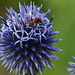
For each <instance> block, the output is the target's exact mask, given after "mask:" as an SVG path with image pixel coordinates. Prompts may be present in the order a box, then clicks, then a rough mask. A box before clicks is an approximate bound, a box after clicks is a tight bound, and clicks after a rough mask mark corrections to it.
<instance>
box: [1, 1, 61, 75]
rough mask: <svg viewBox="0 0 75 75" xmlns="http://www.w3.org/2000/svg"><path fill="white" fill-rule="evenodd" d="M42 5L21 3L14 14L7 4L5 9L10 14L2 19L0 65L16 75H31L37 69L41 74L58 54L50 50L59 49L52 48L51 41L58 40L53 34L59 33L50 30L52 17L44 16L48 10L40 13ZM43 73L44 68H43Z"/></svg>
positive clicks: (57, 49)
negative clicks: (5, 18)
mask: <svg viewBox="0 0 75 75" xmlns="http://www.w3.org/2000/svg"><path fill="white" fill-rule="evenodd" d="M41 8H42V5H41V6H40V7H38V6H36V5H35V4H34V2H33V4H32V2H31V3H30V6H28V5H27V6H26V5H25V3H24V6H22V5H21V4H20V3H19V9H20V13H18V14H17V12H15V11H14V10H13V8H12V7H11V8H10V9H7V8H6V9H7V11H8V12H9V14H10V15H8V14H7V16H8V19H7V20H4V18H2V17H0V18H1V19H2V22H3V24H1V31H0V35H1V41H0V48H1V49H0V56H1V57H2V58H1V59H0V60H3V63H2V65H5V67H7V70H8V69H10V73H11V71H14V72H15V73H16V74H17V72H19V75H20V74H21V73H22V72H23V75H25V74H27V75H30V74H31V75H35V74H37V72H40V73H41V74H42V70H43V71H44V65H45V66H48V67H49V68H50V67H51V65H53V63H52V62H51V60H50V59H53V60H57V59H58V57H57V56H55V55H54V54H53V53H52V52H58V51H61V49H59V48H56V47H54V46H53V45H54V44H55V42H58V41H60V40H61V39H55V37H54V36H53V35H55V34H57V33H59V32H58V31H56V32H53V29H52V23H51V21H52V19H53V17H54V16H53V17H52V18H51V20H49V19H48V18H47V15H48V14H49V13H50V9H49V10H48V11H47V12H46V13H44V12H41V11H40V10H41ZM44 72H45V71H44Z"/></svg>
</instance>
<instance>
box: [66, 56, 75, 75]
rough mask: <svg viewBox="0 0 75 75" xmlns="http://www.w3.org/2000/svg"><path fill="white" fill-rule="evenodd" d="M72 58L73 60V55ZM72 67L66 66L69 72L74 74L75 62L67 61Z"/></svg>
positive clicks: (74, 58)
mask: <svg viewBox="0 0 75 75" xmlns="http://www.w3.org/2000/svg"><path fill="white" fill-rule="evenodd" d="M73 60H74V61H75V57H74V56H73ZM68 64H69V65H70V66H71V67H72V68H67V70H68V71H69V72H71V75H75V63H73V62H69V63H68Z"/></svg>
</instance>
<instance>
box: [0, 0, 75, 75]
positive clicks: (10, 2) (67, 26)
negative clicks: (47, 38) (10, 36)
mask: <svg viewBox="0 0 75 75" xmlns="http://www.w3.org/2000/svg"><path fill="white" fill-rule="evenodd" d="M30 1H31V0H0V16H2V17H4V18H5V19H6V17H7V16H6V14H5V13H7V11H6V9H5V7H7V8H9V7H11V6H12V7H13V9H14V10H16V11H17V12H19V8H18V2H21V4H22V5H23V3H24V2H25V3H26V4H29V3H30ZM32 1H34V2H35V4H36V5H38V6H40V5H41V4H43V7H42V11H43V12H46V11H47V10H48V9H49V8H50V9H51V12H50V14H49V16H48V18H49V19H50V18H51V17H52V16H53V15H55V17H54V20H53V28H54V31H60V33H59V34H57V35H56V38H62V39H63V40H62V41H61V42H59V43H56V45H55V46H56V47H58V48H61V49H62V50H63V51H62V52H58V53H54V54H56V55H57V56H58V57H59V58H60V60H58V61H56V60H52V62H53V63H54V64H55V67H54V66H53V67H52V69H49V68H47V67H45V70H46V75H69V74H70V73H69V72H67V69H66V68H69V67H70V66H69V64H68V62H69V61H73V60H72V56H75V0H32ZM0 23H1V21H0ZM0 64H1V62H0ZM0 75H12V74H9V73H8V71H6V69H4V67H3V66H0ZM38 75H40V74H38ZM43 75H45V74H43Z"/></svg>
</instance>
